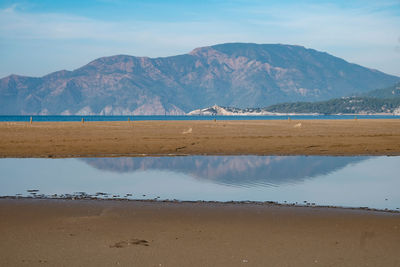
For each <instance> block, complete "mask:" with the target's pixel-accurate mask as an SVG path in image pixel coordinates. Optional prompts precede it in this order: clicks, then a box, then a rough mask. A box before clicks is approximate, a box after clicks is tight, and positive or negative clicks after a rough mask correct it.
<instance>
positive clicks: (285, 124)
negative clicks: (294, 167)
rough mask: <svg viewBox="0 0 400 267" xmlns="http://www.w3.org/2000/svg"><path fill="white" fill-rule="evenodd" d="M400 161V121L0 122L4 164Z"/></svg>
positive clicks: (1, 152) (0, 150) (0, 151)
mask: <svg viewBox="0 0 400 267" xmlns="http://www.w3.org/2000/svg"><path fill="white" fill-rule="evenodd" d="M153 155H157V156H171V155H174V156H181V155H182V156H183V155H332V156H354V155H387V156H398V155H400V120H398V119H362V120H361V119H360V120H290V121H281V120H279V121H278V120H268V121H260V120H251V121H250V120H248V121H242V120H237V121H218V120H217V121H131V122H84V123H81V122H34V123H33V124H30V123H29V122H28V123H27V122H12V123H10V122H0V158H7V157H12V158H24V157H34V158H42V157H46V158H70V157H99V156H101V157H115V156H117V157H120V156H153Z"/></svg>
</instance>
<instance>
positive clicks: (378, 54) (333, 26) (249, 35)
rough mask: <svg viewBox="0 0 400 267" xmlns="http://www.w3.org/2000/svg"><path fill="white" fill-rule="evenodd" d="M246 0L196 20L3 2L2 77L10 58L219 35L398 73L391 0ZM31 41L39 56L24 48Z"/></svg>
mask: <svg viewBox="0 0 400 267" xmlns="http://www.w3.org/2000/svg"><path fill="white" fill-rule="evenodd" d="M106 1H108V0H106ZM239 2H240V1H239ZM251 3H252V4H248V5H245V4H243V5H244V6H237V5H236V6H235V5H232V4H230V5H228V4H227V5H222V6H219V8H222V9H221V10H218V11H219V12H217V13H220V14H221V15H219V16H209V15H208V16H206V15H204V16H205V17H202V14H201V13H199V14H197V15H196V16H193V19H190V18H187V17H185V18H184V19H185V20H184V21H182V19H180V20H176V21H162V20H160V19H157V20H152V19H151V18H147V19H143V18H142V19H135V18H134V17H133V18H126V17H124V18H121V19H119V20H104V19H101V18H98V17H97V18H93V17H92V18H89V17H85V16H77V15H74V14H61V13H51V12H48V13H34V12H28V11H29V8H27V7H26V6H23V5H21V4H15V5H12V6H9V7H7V8H4V9H0V45H1V48H2V50H3V52H0V53H1V55H2V57H3V58H4V60H3V62H2V63H0V77H1V76H4V75H7V74H9V73H10V72H16V73H21V71H20V70H21V69H22V68H23V67H21V66H19V67H18V65H17V63H15V62H18V59H19V60H22V59H24V60H25V61H26V60H32V61H35V60H37V59H39V58H40V62H41V67H38V66H36V68H32V69H31V71H29V66H30V65H29V64H26V66H24V67H25V68H26V69H25V70H22V72H25V73H26V74H30V75H39V74H45V73H47V72H49V71H50V70H53V71H54V70H58V69H63V68H67V69H73V68H76V67H79V66H80V65H82V64H84V63H86V62H87V61H89V60H91V59H94V58H96V57H100V56H106V55H112V54H122V53H124V54H132V55H138V56H152V57H156V56H168V55H175V54H180V53H186V52H189V51H190V50H191V49H193V48H195V47H198V46H205V45H212V44H216V43H224V42H257V43H289V44H299V45H304V46H306V47H310V48H315V49H318V50H322V51H326V52H329V53H331V54H333V55H336V56H339V57H343V58H345V59H346V60H348V61H351V62H355V63H358V64H361V65H366V66H367V67H372V68H377V69H380V70H383V71H386V72H389V73H392V74H397V75H400V58H399V53H398V52H399V51H400V40H399V39H400V38H397V37H398V36H399V33H400V30H399V29H400V16H399V15H396V13H395V12H391V11H390V10H391V9H390V5H392V4H393V3H392V2H390V1H386V2H385V3H384V4H385V5H386V6H383V5H380V6H379V5H377V4H373V3H374V2H371V3H370V2H368V5H365V7H360V8H352V7H350V8H348V7H346V8H343V7H340V6H338V5H333V4H308V5H300V4H297V2H294V3H293V2H292V3H291V4H287V5H285V4H282V5H284V6H281V5H275V6H274V5H270V4H269V3H267V4H265V3H264V2H262V1H256V2H251ZM383 7H385V8H383ZM393 47H395V49H394V50H393ZM33 48H34V49H35V53H36V54H37V55H24V53H25V54H26V53H29V52H30V51H32V49H33ZM5 50H6V51H7V55H5V52H4V51H5ZM72 53H74V57H73V58H71V55H70V54H72ZM3 54H4V55H3ZM74 58H75V59H74ZM46 62H48V64H46ZM14 63H15V64H14ZM34 63H35V62H31V64H32V65H35V64H34ZM36 65H37V64H36ZM18 68H20V69H18Z"/></svg>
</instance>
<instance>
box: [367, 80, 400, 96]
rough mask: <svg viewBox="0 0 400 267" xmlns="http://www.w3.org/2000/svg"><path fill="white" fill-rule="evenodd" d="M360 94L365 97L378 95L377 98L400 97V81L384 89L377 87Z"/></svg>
mask: <svg viewBox="0 0 400 267" xmlns="http://www.w3.org/2000/svg"><path fill="white" fill-rule="evenodd" d="M360 96H365V97H376V98H396V97H400V83H396V84H395V85H393V86H389V87H386V88H383V89H376V90H372V91H369V92H366V93H363V94H361V95H360Z"/></svg>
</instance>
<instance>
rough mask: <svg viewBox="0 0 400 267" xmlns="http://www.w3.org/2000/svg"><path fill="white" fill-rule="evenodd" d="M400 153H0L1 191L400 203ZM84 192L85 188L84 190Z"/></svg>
mask: <svg viewBox="0 0 400 267" xmlns="http://www.w3.org/2000/svg"><path fill="white" fill-rule="evenodd" d="M399 188H400V157H328V156H187V157H132V158H131V157H126V158H84V159H0V196H33V197H66V196H69V195H82V194H83V192H84V193H85V194H88V195H92V196H97V197H101V198H126V199H157V200H181V201H197V200H200V201H260V202H264V201H273V202H278V203H288V204H298V205H324V206H325V205H327V206H342V207H368V208H374V209H389V210H399V208H400V192H399V190H398V189H399ZM79 192H82V193H79Z"/></svg>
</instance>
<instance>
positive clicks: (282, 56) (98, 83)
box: [0, 43, 400, 115]
mask: <svg viewBox="0 0 400 267" xmlns="http://www.w3.org/2000/svg"><path fill="white" fill-rule="evenodd" d="M399 80H400V78H399V77H396V76H391V75H387V74H384V73H382V72H379V71H377V70H371V69H368V68H364V67H361V66H359V65H356V64H351V63H348V62H346V61H345V60H343V59H340V58H337V57H334V56H331V55H329V54H327V53H324V52H319V51H316V50H313V49H307V48H304V47H301V46H294V45H282V44H247V43H229V44H221V45H215V46H209V47H202V48H197V49H194V50H193V51H192V52H190V53H189V54H184V55H178V56H172V57H163V58H148V57H134V56H127V55H118V56H111V57H104V58H99V59H96V60H94V61H92V62H90V63H89V64H87V65H85V66H83V67H81V68H78V69H76V70H73V71H66V70H62V71H58V72H54V73H51V74H48V75H46V76H43V77H24V76H18V75H10V76H8V77H5V78H3V79H0V114H2V115H19V114H42V115H55V114H62V115H72V114H77V115H95V114H100V115H156V114H162V115H164V114H168V115H179V114H185V113H187V112H189V111H191V110H194V109H198V108H201V107H207V106H211V105H213V104H215V103H217V104H218V105H221V106H236V107H239V108H245V107H265V106H268V105H271V104H276V103H281V102H292V101H318V100H325V99H329V98H333V97H341V96H345V95H349V94H353V93H363V92H367V91H369V90H372V89H375V88H383V87H385V86H390V85H392V84H394V83H395V82H398V81H399Z"/></svg>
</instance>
